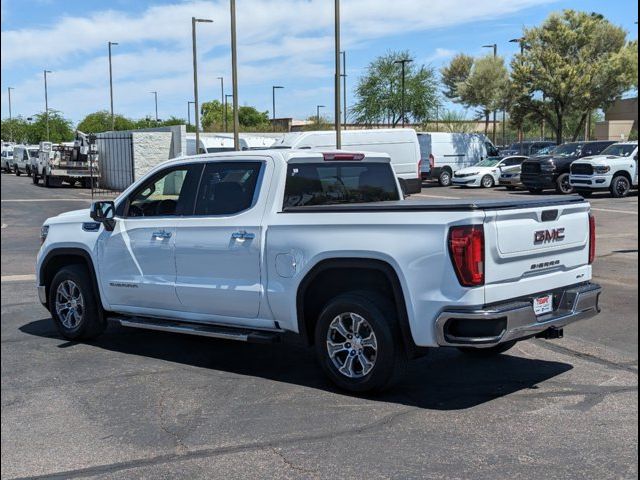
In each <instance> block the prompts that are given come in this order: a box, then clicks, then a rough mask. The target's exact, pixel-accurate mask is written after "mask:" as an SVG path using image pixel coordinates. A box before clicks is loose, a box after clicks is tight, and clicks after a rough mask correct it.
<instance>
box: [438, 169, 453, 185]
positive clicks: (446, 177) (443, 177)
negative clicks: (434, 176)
mask: <svg viewBox="0 0 640 480" xmlns="http://www.w3.org/2000/svg"><path fill="white" fill-rule="evenodd" d="M438 183H439V184H440V186H442V187H448V186H450V185H451V172H450V171H449V170H443V171H442V172H440V175H439V176H438Z"/></svg>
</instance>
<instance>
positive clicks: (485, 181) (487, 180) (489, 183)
mask: <svg viewBox="0 0 640 480" xmlns="http://www.w3.org/2000/svg"><path fill="white" fill-rule="evenodd" d="M480 184H481V185H482V188H493V186H494V185H495V184H496V181H495V180H494V179H493V177H492V176H491V175H485V176H484V177H482V180H481V181H480Z"/></svg>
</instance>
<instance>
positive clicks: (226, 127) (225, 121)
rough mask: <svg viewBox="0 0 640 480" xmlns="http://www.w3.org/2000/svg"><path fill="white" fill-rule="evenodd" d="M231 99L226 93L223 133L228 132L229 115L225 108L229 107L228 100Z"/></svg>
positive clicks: (230, 95)
mask: <svg viewBox="0 0 640 480" xmlns="http://www.w3.org/2000/svg"><path fill="white" fill-rule="evenodd" d="M232 97H233V95H232V94H230V93H227V94H226V95H225V96H224V131H225V133H226V132H227V131H228V130H229V122H228V121H227V117H228V115H229V113H228V109H227V106H228V105H229V98H232Z"/></svg>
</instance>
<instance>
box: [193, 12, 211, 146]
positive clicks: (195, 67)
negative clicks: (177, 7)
mask: <svg viewBox="0 0 640 480" xmlns="http://www.w3.org/2000/svg"><path fill="white" fill-rule="evenodd" d="M196 23H213V20H208V19H205V18H196V17H191V43H192V47H193V101H194V110H195V112H194V117H195V118H194V119H195V122H196V153H198V149H199V148H200V106H199V105H198V50H197V47H196Z"/></svg>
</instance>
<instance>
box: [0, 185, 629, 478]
mask: <svg viewBox="0 0 640 480" xmlns="http://www.w3.org/2000/svg"><path fill="white" fill-rule="evenodd" d="M1 181H2V193H1V201H2V209H1V213H2V219H1V222H2V229H1V240H2V247H1V248H2V250H1V253H2V256H1V258H2V260H1V275H2V284H1V286H2V293H1V303H2V321H1V334H2V347H1V350H2V351H1V358H2V394H1V397H2V427H1V428H2V439H1V444H2V458H1V466H2V469H1V477H2V478H6V479H14V478H33V477H36V478H38V477H41V478H123V477H126V478H136V479H137V478H180V477H187V478H192V479H198V478H345V477H349V478H363V479H364V478H367V479H377V478H398V479H405V478H416V479H418V478H420V479H443V478H474V479H475V478H479V479H485V478H486V479H496V478H514V479H517V478H549V477H555V478H576V479H578V478H580V479H582V478H597V479H605V478H637V476H638V470H637V455H638V370H637V364H638V348H637V347H638V345H637V344H638V313H637V312H638V307H637V305H638V303H637V296H638V270H637V267H638V237H637V232H638V198H637V195H634V196H633V197H631V198H627V199H623V200H614V199H610V198H608V197H606V196H601V195H597V196H595V197H594V198H593V199H592V205H593V210H594V214H595V215H596V219H597V226H598V231H599V237H598V238H599V241H598V260H597V261H596V263H595V265H594V269H595V281H597V282H599V283H601V284H602V285H603V286H604V287H605V291H604V294H603V298H602V304H603V312H602V314H601V315H600V316H598V317H596V318H594V319H592V320H588V321H585V322H581V323H578V324H575V325H572V326H570V327H569V328H567V329H566V331H565V335H566V336H565V338H564V339H561V340H557V341H545V340H533V341H526V342H521V343H520V344H518V345H517V346H516V347H515V348H514V349H513V350H512V351H510V352H509V353H508V354H506V355H502V356H499V357H497V358H494V359H490V360H477V359H470V358H467V357H464V356H462V355H460V354H459V353H458V352H457V351H455V350H450V349H438V350H435V351H433V352H432V353H431V354H430V355H429V356H427V357H425V358H422V359H420V360H417V361H414V362H412V363H411V365H410V368H409V371H408V373H407V375H406V377H405V378H404V380H403V381H402V382H401V383H400V384H399V385H397V386H396V387H395V388H394V389H393V390H391V391H389V392H387V393H385V394H383V395H378V396H372V397H357V396H352V395H346V394H344V393H343V392H340V391H338V390H336V389H335V388H334V387H333V386H332V385H331V384H330V383H328V381H327V380H326V379H325V377H324V376H323V374H322V372H321V370H320V368H319V366H318V365H317V364H316V362H315V359H314V355H313V352H312V351H311V350H309V349H306V348H301V347H295V346H282V345H248V344H241V343H234V342H227V341H219V340H213V339H206V338H197V337H190V336H180V335H172V334H166V333H158V332H150V331H138V330H130V329H125V328H123V327H118V326H114V325H112V326H110V327H109V328H108V330H107V331H106V332H105V334H104V335H103V336H101V337H100V338H98V339H96V340H95V341H92V342H89V343H75V342H68V341H65V340H64V339H62V338H60V337H59V336H58V334H57V332H56V330H55V328H54V326H53V324H52V322H51V320H50V317H49V314H48V312H47V311H46V310H45V309H44V308H43V307H42V306H40V304H39V303H38V302H37V298H36V294H35V288H34V281H33V273H34V260H35V255H36V252H37V250H38V248H39V229H40V225H41V224H42V222H43V221H44V219H46V218H47V217H49V216H52V215H55V214H57V213H60V212H64V211H67V210H72V209H77V208H84V207H87V206H88V205H89V202H90V194H89V192H88V191H86V190H83V189H80V188H70V187H69V188H65V187H61V188H54V189H46V188H44V187H42V186H34V185H32V184H31V182H30V179H29V178H26V177H20V178H17V177H14V176H12V175H6V174H3V175H2V179H1ZM419 195H420V196H419V197H415V198H465V197H468V196H504V195H528V194H525V193H521V192H516V193H514V194H511V193H506V192H504V191H503V190H500V189H496V190H491V191H484V190H463V189H458V188H446V189H445V188H440V187H436V186H433V185H428V186H426V187H425V188H424V189H423V191H422V193H421V194H419Z"/></svg>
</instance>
